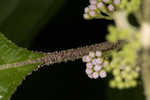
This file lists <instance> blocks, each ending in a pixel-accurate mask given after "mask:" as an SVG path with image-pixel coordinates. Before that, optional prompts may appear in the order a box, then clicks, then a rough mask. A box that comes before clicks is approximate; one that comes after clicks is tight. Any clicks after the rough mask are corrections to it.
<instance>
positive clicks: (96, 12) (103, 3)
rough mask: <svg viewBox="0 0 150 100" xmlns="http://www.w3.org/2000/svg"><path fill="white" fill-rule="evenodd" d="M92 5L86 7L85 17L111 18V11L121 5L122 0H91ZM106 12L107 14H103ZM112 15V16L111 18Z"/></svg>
mask: <svg viewBox="0 0 150 100" xmlns="http://www.w3.org/2000/svg"><path fill="white" fill-rule="evenodd" d="M89 2H90V5H89V6H88V7H86V8H85V9H84V15H83V17H84V18H85V19H92V18H106V19H111V16H109V15H112V14H111V13H112V12H114V11H116V10H117V9H118V7H119V4H120V0H89ZM102 13H105V14H106V15H107V16H106V15H103V14H102ZM109 17H110V18H109Z"/></svg>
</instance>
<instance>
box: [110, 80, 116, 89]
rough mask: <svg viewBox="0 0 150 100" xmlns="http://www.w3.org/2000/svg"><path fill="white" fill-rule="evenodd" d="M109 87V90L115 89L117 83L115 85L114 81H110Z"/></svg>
mask: <svg viewBox="0 0 150 100" xmlns="http://www.w3.org/2000/svg"><path fill="white" fill-rule="evenodd" d="M109 85H110V87H111V88H115V87H116V86H117V83H116V81H114V80H111V81H110V83H109Z"/></svg>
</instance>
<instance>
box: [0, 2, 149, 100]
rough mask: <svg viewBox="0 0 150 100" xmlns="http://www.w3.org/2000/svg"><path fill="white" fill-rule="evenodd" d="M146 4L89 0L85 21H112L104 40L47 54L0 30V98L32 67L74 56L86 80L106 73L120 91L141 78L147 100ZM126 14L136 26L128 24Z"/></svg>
mask: <svg viewBox="0 0 150 100" xmlns="http://www.w3.org/2000/svg"><path fill="white" fill-rule="evenodd" d="M149 5H150V0H89V5H88V6H87V7H85V9H84V14H83V17H84V18H85V19H86V20H92V19H107V20H113V21H114V22H115V25H114V26H112V25H110V26H108V31H109V34H108V35H107V36H106V39H107V41H106V42H103V43H99V44H93V45H91V46H85V47H80V48H76V49H69V50H63V51H59V52H57V51H55V52H50V53H43V52H34V51H29V50H27V49H24V48H21V47H18V46H16V45H15V44H14V43H12V42H11V41H10V40H8V39H7V38H6V37H5V36H4V35H3V34H2V33H0V52H1V55H0V100H10V97H11V95H12V94H13V93H14V91H15V90H16V88H17V86H18V85H19V84H20V82H21V81H22V80H23V79H24V77H25V76H26V75H28V74H29V73H31V72H32V71H33V70H35V71H36V70H38V68H39V67H42V66H44V65H52V64H55V63H61V62H67V61H74V60H76V59H82V60H83V62H84V63H85V66H86V68H85V74H87V77H89V78H90V79H98V78H101V79H103V78H107V77H109V75H110V76H111V79H110V81H109V86H110V87H111V88H117V89H122V91H124V90H123V89H127V88H132V87H136V86H137V85H139V79H142V81H143V87H144V92H145V96H146V99H147V100H150V86H149V84H150V77H149V76H150V61H149V59H150V53H149V50H150V12H149V11H150V6H149ZM130 15H132V16H134V18H135V19H136V21H137V23H138V24H139V25H138V26H135V25H133V24H131V22H130V20H129V16H130ZM4 51H5V52H4ZM81 67H84V66H81ZM91 81H92V80H91Z"/></svg>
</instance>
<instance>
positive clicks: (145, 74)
mask: <svg viewBox="0 0 150 100" xmlns="http://www.w3.org/2000/svg"><path fill="white" fill-rule="evenodd" d="M141 34H142V39H141V40H142V44H143V54H142V60H143V61H142V79H143V83H144V85H143V86H144V91H145V96H146V98H147V99H146V100H150V61H149V60H150V51H149V50H150V24H148V23H142V27H141Z"/></svg>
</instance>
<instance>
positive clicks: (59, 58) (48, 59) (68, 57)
mask: <svg viewBox="0 0 150 100" xmlns="http://www.w3.org/2000/svg"><path fill="white" fill-rule="evenodd" d="M123 43H124V42H123V41H118V42H117V43H110V42H103V43H99V44H95V45H91V46H85V47H80V48H76V49H69V50H63V51H60V52H52V53H46V54H45V56H44V57H41V58H37V59H33V60H27V61H23V62H17V63H13V64H5V65H0V70H4V69H8V68H16V67H21V66H24V65H27V64H35V63H40V64H43V65H50V64H55V63H61V62H67V61H74V60H76V59H80V58H82V57H83V56H85V55H88V53H89V52H90V51H97V50H100V51H108V50H113V49H116V48H119V47H120V46H121V45H122V44H123Z"/></svg>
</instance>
